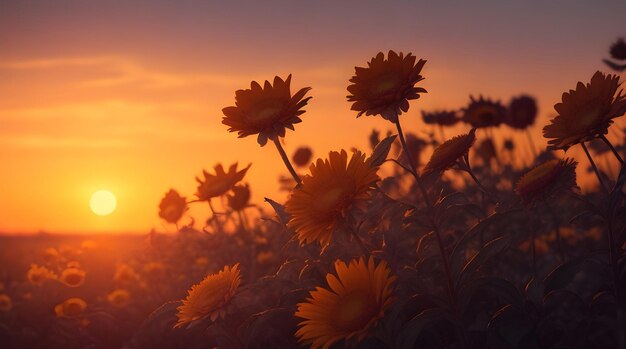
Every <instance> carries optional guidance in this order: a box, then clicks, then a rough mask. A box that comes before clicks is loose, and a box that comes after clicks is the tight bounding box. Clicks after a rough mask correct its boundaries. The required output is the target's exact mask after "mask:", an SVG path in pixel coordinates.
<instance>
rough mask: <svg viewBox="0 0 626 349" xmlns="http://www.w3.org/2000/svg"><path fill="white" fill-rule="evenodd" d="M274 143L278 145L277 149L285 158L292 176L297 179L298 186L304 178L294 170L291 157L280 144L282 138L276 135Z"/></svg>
mask: <svg viewBox="0 0 626 349" xmlns="http://www.w3.org/2000/svg"><path fill="white" fill-rule="evenodd" d="M274 144H275V145H276V149H277V150H278V153H279V154H280V157H281V158H282V159H283V162H284V163H285V166H287V169H288V170H289V173H291V176H292V177H293V179H295V180H296V183H298V186H301V185H302V180H301V179H300V176H298V174H297V173H296V170H294V168H293V166H292V165H291V161H289V157H288V156H287V154H286V153H285V149H283V146H282V145H281V144H280V139H279V137H278V136H276V137H274Z"/></svg>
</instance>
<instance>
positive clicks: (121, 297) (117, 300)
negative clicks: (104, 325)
mask: <svg viewBox="0 0 626 349" xmlns="http://www.w3.org/2000/svg"><path fill="white" fill-rule="evenodd" d="M107 301H108V302H109V304H111V305H112V306H114V307H117V308H123V307H125V306H127V305H128V304H129V303H130V293H128V291H126V290H124V289H121V288H120V289H117V290H114V291H113V292H111V293H109V294H108V295H107Z"/></svg>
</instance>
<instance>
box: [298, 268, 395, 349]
mask: <svg viewBox="0 0 626 349" xmlns="http://www.w3.org/2000/svg"><path fill="white" fill-rule="evenodd" d="M335 270H336V273H337V276H335V275H333V274H327V275H326V280H327V282H328V289H326V288H322V287H317V288H316V289H315V290H314V291H311V293H310V295H311V297H310V298H307V299H306V302H304V303H299V304H298V310H297V311H296V313H295V316H297V317H299V318H302V319H304V321H302V322H300V324H299V326H300V328H299V329H298V330H297V332H296V336H297V337H298V339H299V341H300V342H304V343H307V344H310V345H311V348H312V349H317V348H330V347H331V346H332V345H333V344H334V343H336V342H338V341H341V340H345V341H350V340H353V339H354V340H356V341H357V342H360V341H361V340H363V339H364V338H366V337H367V336H369V335H371V334H372V332H373V329H374V327H375V326H376V324H377V323H378V321H380V320H381V319H382V318H383V317H384V316H385V311H386V310H388V309H389V308H390V307H391V305H392V302H393V299H392V291H393V290H392V284H393V282H394V281H395V280H396V277H395V276H392V275H391V269H390V268H389V267H388V266H387V263H386V262H385V261H381V262H380V263H378V265H377V266H375V264H374V258H373V257H370V258H369V261H368V262H365V261H364V260H363V258H360V259H359V260H358V261H357V260H356V259H354V260H352V261H351V262H350V264H349V265H346V263H345V262H342V261H336V262H335Z"/></svg>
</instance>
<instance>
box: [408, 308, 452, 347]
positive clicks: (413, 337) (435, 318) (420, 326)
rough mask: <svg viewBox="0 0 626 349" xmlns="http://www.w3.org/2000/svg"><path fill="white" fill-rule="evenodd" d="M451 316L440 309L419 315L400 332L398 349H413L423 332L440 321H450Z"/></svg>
mask: <svg viewBox="0 0 626 349" xmlns="http://www.w3.org/2000/svg"><path fill="white" fill-rule="evenodd" d="M449 319H450V316H449V314H448V313H447V312H446V311H445V310H443V309H440V308H434V309H427V310H424V311H423V312H421V313H419V314H417V315H416V316H415V317H414V318H412V319H411V321H409V322H408V323H407V324H406V325H404V327H403V328H402V330H401V331H400V333H399V334H398V338H397V339H396V348H413V346H414V345H415V341H417V339H418V338H419V336H420V334H421V333H422V331H424V330H425V329H427V328H428V327H431V326H433V325H435V324H436V323H437V322H439V321H443V320H449Z"/></svg>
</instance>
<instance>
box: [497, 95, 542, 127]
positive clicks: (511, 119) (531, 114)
mask: <svg viewBox="0 0 626 349" xmlns="http://www.w3.org/2000/svg"><path fill="white" fill-rule="evenodd" d="M536 118H537V102H536V101H535V99H534V98H532V97H530V96H519V97H516V98H513V99H512V100H511V103H510V104H509V109H508V112H507V114H506V118H505V119H504V123H505V124H507V125H509V126H511V127H513V128H516V129H520V130H523V129H525V128H527V127H528V126H531V125H532V124H534V123H535V119H536Z"/></svg>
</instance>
